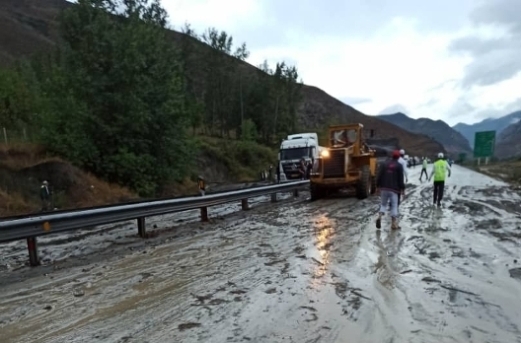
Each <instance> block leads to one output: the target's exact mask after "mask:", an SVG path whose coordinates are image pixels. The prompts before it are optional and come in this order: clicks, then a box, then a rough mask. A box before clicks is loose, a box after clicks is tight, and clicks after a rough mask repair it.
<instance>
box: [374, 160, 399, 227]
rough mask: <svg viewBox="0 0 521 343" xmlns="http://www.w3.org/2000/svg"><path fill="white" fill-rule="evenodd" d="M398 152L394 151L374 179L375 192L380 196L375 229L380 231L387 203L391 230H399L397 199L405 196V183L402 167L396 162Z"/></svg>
mask: <svg viewBox="0 0 521 343" xmlns="http://www.w3.org/2000/svg"><path fill="white" fill-rule="evenodd" d="M399 158H400V152H399V151H394V152H393V154H392V159H390V160H388V161H386V162H385V163H384V164H383V165H382V166H381V168H380V170H379V171H378V175H377V179H376V187H377V192H378V193H379V194H380V196H381V205H380V213H379V215H378V219H377V220H376V228H378V229H380V228H381V226H382V216H383V215H384V213H385V211H386V209H387V203H388V202H389V201H390V202H391V218H392V226H391V228H392V229H394V230H396V229H399V226H398V223H397V220H398V197H399V195H402V197H403V196H404V195H405V182H404V175H403V166H402V165H401V163H400V162H399V161H398V159H399Z"/></svg>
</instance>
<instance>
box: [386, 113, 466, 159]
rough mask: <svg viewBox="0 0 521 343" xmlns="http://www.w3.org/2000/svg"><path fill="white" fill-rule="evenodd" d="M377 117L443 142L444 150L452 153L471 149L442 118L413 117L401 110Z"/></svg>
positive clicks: (462, 137)
mask: <svg viewBox="0 0 521 343" xmlns="http://www.w3.org/2000/svg"><path fill="white" fill-rule="evenodd" d="M378 117H379V118H380V119H383V120H385V121H387V122H389V123H393V124H395V125H398V126H399V127H401V128H403V129H405V130H407V131H411V132H415V133H421V134H425V135H427V136H429V137H432V138H433V139H435V140H436V141H438V142H439V143H441V144H443V146H444V147H445V150H447V152H449V153H451V154H453V155H456V154H458V153H468V152H471V151H472V150H471V149H470V146H469V143H468V142H467V140H466V139H465V137H464V136H463V135H462V134H461V133H459V132H458V131H456V130H454V129H452V128H451V127H450V126H449V125H448V124H447V123H445V122H444V121H442V120H432V119H429V118H418V119H413V118H410V117H408V116H407V115H405V114H404V113H401V112H398V113H394V114H382V115H379V116H378Z"/></svg>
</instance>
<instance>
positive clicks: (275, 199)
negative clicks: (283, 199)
mask: <svg viewBox="0 0 521 343" xmlns="http://www.w3.org/2000/svg"><path fill="white" fill-rule="evenodd" d="M271 202H277V193H271Z"/></svg>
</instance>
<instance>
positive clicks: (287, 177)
mask: <svg viewBox="0 0 521 343" xmlns="http://www.w3.org/2000/svg"><path fill="white" fill-rule="evenodd" d="M327 153H328V151H327V149H326V148H324V147H321V146H319V145H318V135H317V134H316V133H297V134H293V135H288V137H287V138H286V139H285V140H283V141H282V142H281V143H280V149H279V156H278V164H279V165H278V170H279V171H280V174H279V182H290V181H296V180H301V179H302V174H301V173H300V171H299V165H300V160H301V159H302V158H304V160H305V161H306V165H307V166H308V168H311V169H312V167H313V166H314V164H315V163H317V158H318V157H319V156H320V154H327ZM306 172H308V171H306Z"/></svg>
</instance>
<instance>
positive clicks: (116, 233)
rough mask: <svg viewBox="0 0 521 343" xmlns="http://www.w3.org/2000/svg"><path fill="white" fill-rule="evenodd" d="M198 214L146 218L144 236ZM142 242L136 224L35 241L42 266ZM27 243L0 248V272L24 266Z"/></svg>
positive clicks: (217, 213)
mask: <svg viewBox="0 0 521 343" xmlns="http://www.w3.org/2000/svg"><path fill="white" fill-rule="evenodd" d="M291 197H292V195H291V194H290V193H282V194H279V200H280V201H287V200H288V199H290V198H291ZM269 200H270V198H269V197H268V196H260V197H255V198H251V199H250V200H249V205H250V207H252V208H254V207H257V206H259V205H262V204H267V203H268V204H269ZM239 211H241V205H240V203H229V204H223V205H219V206H215V207H212V208H210V210H209V215H210V220H222V219H223V216H226V215H230V214H232V213H236V212H239ZM199 216H200V214H199V210H190V211H185V212H179V213H171V214H165V215H161V216H155V217H150V218H147V232H149V233H150V234H152V235H156V234H158V231H161V230H165V229H167V230H168V229H172V228H175V227H179V226H183V225H186V224H190V223H196V222H198V221H199ZM138 240H141V238H139V237H138V236H137V226H136V222H135V221H125V222H121V223H117V224H110V225H101V226H97V227H92V228H85V229H81V230H77V231H72V232H66V233H57V234H51V235H46V236H40V237H39V238H38V246H39V247H40V251H39V253H40V259H41V261H42V263H43V264H49V263H53V262H56V261H63V260H65V259H67V258H70V257H75V258H78V257H81V256H85V255H89V254H95V253H97V252H100V251H103V250H106V249H108V248H110V247H111V246H118V245H128V244H131V243H133V242H136V241H138ZM27 263H28V257H27V243H26V242H25V241H23V240H20V241H15V242H10V243H6V244H0V270H1V269H13V268H14V269H17V268H20V267H23V266H25V265H27Z"/></svg>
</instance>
